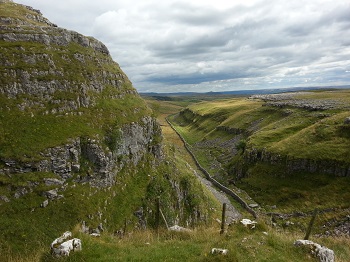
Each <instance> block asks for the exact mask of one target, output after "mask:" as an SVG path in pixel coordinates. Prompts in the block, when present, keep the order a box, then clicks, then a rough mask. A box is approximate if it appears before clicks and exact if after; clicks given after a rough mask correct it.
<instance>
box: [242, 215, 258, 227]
mask: <svg viewBox="0 0 350 262" xmlns="http://www.w3.org/2000/svg"><path fill="white" fill-rule="evenodd" d="M241 223H242V224H243V225H244V226H245V227H249V228H250V229H253V228H255V225H256V224H257V222H256V221H252V220H250V219H247V218H243V219H242V220H241Z"/></svg>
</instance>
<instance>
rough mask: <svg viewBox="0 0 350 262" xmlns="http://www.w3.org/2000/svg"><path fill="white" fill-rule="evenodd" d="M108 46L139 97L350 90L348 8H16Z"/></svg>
mask: <svg viewBox="0 0 350 262" xmlns="http://www.w3.org/2000/svg"><path fill="white" fill-rule="evenodd" d="M15 2H17V3H21V4H25V5H30V6H32V7H33V8H35V9H39V10H40V11H41V12H42V13H43V15H44V16H45V17H46V18H48V19H49V20H50V21H51V22H53V23H55V24H57V25H58V26H60V27H63V28H66V29H69V30H74V31H77V32H79V33H82V34H84V35H87V36H93V37H95V38H97V39H98V40H100V41H102V42H103V43H104V44H105V45H106V46H107V47H108V49H109V51H110V53H111V56H112V57H113V59H114V60H115V61H116V62H117V63H118V64H119V65H120V66H121V68H122V70H123V71H124V72H125V73H126V74H127V75H128V77H129V79H130V80H131V81H132V82H133V85H134V87H135V88H136V89H137V90H138V91H139V92H159V93H162V92H189V91H191V92H208V91H233V90H251V89H265V88H285V87H296V86H300V87H304V86H337V85H349V84H350V0H308V1H305V0H293V1H291V0H234V1H229V0H186V1H183V0H178V1H173V0H161V1H159V0H139V1H136V0H99V1H91V0H60V1H52V0H15Z"/></svg>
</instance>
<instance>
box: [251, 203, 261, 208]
mask: <svg viewBox="0 0 350 262" xmlns="http://www.w3.org/2000/svg"><path fill="white" fill-rule="evenodd" d="M249 207H250V208H257V207H259V205H258V204H250V205H249Z"/></svg>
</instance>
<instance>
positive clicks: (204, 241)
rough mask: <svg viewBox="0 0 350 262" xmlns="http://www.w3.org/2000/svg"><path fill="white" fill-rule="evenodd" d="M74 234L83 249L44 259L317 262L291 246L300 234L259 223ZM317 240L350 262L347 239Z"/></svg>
mask: <svg viewBox="0 0 350 262" xmlns="http://www.w3.org/2000/svg"><path fill="white" fill-rule="evenodd" d="M263 232H266V233H263ZM76 236H78V237H79V238H81V239H82V243H83V251H81V252H76V253H72V254H71V256H70V257H68V258H63V259H53V258H52V257H51V255H50V254H48V253H46V254H44V255H43V256H42V257H41V260H40V261H239V262H244V261H247V262H248V261H276V262H277V261H316V259H315V258H313V257H312V256H311V255H310V253H309V251H308V250H307V249H305V248H297V247H295V246H294V245H293V243H294V241H295V240H297V239H300V238H302V236H301V235H296V234H293V235H290V234H289V235H286V234H284V233H283V232H277V231H275V230H273V229H270V228H266V227H264V226H262V225H259V224H258V227H257V228H256V229H254V230H250V229H247V228H244V227H243V226H242V225H240V224H237V225H233V226H231V227H230V228H229V229H228V231H227V233H226V234H225V235H220V234H219V225H217V227H209V228H208V227H206V228H198V229H196V230H194V231H192V232H180V233H176V232H166V231H163V230H161V231H160V232H159V233H156V232H155V231H138V232H133V233H130V234H129V235H128V236H125V237H123V238H117V237H113V236H110V235H108V234H105V235H104V236H102V237H101V238H99V239H96V238H91V237H89V236H86V235H80V234H77V235H76ZM314 241H315V240H314ZM316 242H319V243H320V244H324V245H325V244H327V246H328V247H330V248H333V249H334V250H335V254H336V259H337V261H340V262H345V261H347V258H348V256H349V254H350V250H349V246H348V245H347V244H348V240H346V239H339V240H337V241H332V242H329V241H328V240H327V239H323V240H316ZM214 247H216V248H225V249H228V250H229V252H228V254H227V255H226V256H222V255H214V254H211V249H212V248H214ZM17 261H22V260H17ZM29 261H30V260H29ZM32 261H38V260H32Z"/></svg>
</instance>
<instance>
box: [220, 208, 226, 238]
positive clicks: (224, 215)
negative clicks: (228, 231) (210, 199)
mask: <svg viewBox="0 0 350 262" xmlns="http://www.w3.org/2000/svg"><path fill="white" fill-rule="evenodd" d="M225 220H226V203H223V204H222V217H221V230H220V234H223V233H225V223H226V221H225Z"/></svg>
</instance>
